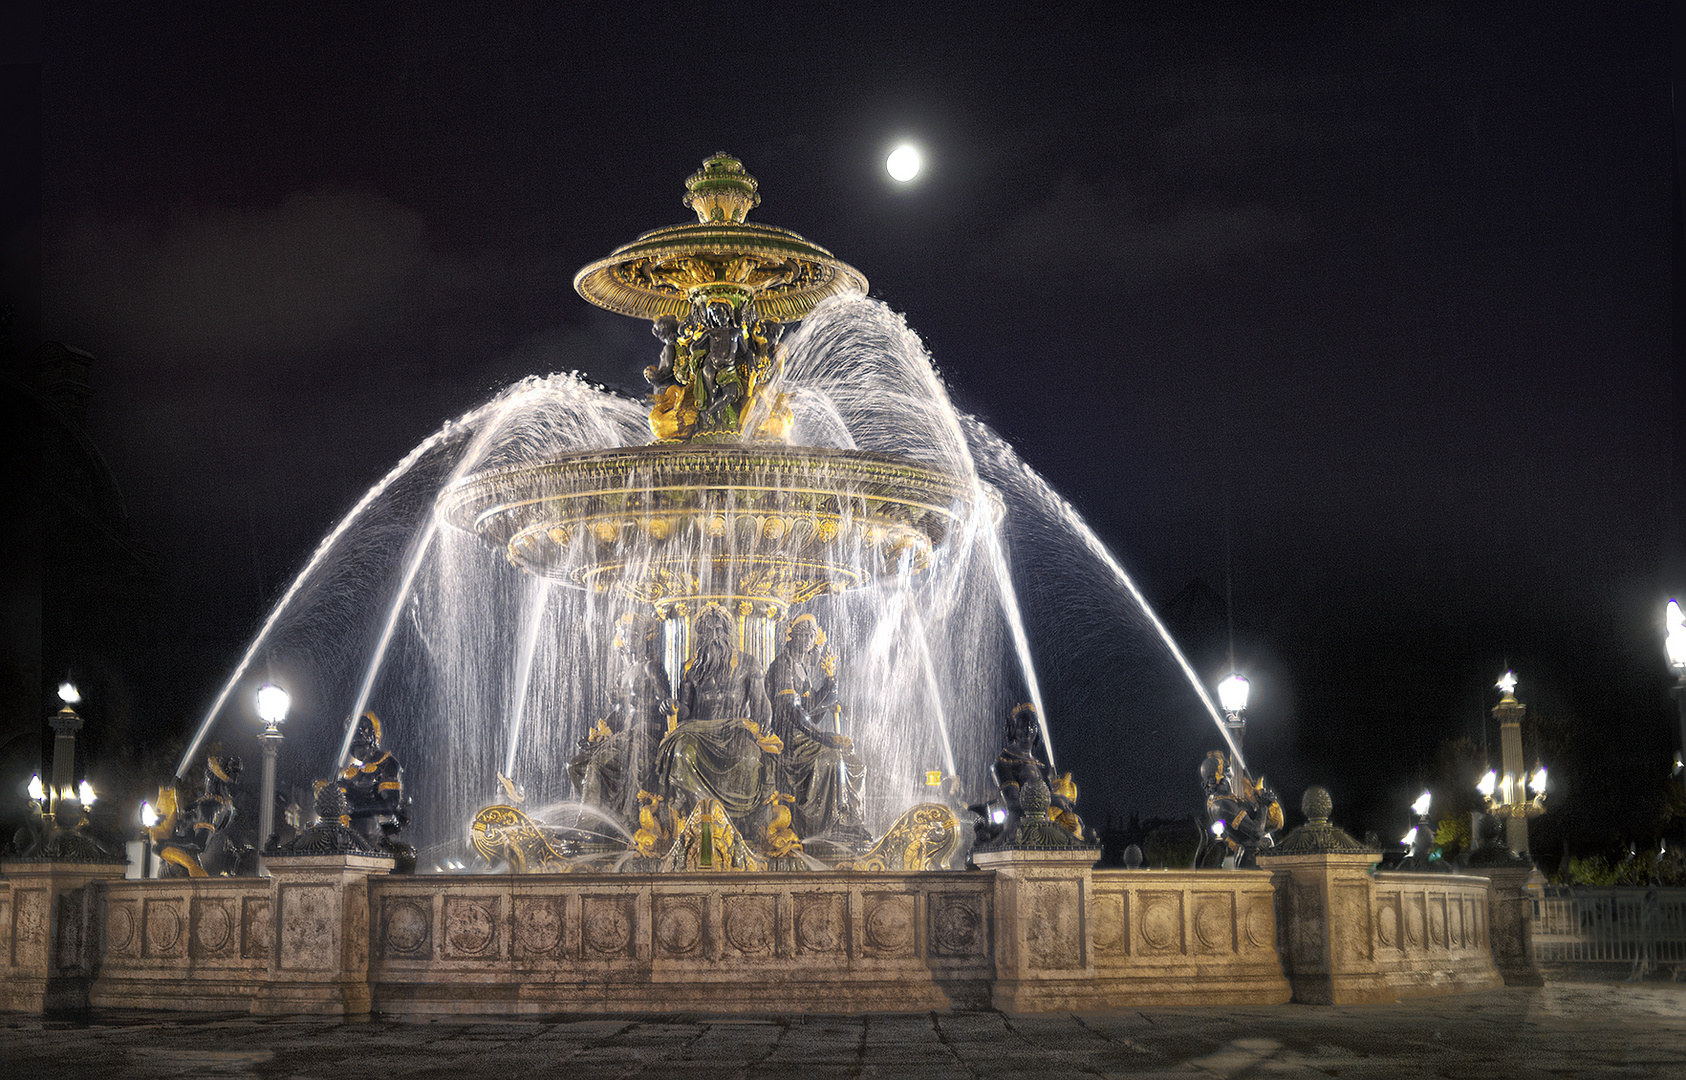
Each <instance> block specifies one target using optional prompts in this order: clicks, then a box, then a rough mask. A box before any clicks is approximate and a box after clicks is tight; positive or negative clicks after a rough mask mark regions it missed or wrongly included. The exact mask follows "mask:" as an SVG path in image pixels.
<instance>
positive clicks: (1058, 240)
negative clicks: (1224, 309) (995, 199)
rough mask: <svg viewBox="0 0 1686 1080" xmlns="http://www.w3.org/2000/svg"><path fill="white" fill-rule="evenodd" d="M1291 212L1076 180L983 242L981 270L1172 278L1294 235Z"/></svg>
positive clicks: (1069, 282)
mask: <svg viewBox="0 0 1686 1080" xmlns="http://www.w3.org/2000/svg"><path fill="white" fill-rule="evenodd" d="M1305 233H1306V225H1305V223H1304V221H1303V220H1302V219H1301V218H1300V217H1299V216H1298V215H1296V214H1293V213H1290V212H1286V211H1283V210H1281V209H1278V208H1276V207H1273V206H1271V205H1269V204H1267V203H1263V202H1245V203H1226V202H1224V201H1222V200H1218V199H1215V198H1214V199H1190V200H1186V201H1182V202H1179V203H1176V204H1172V205H1164V206H1157V207H1151V208H1149V207H1143V206H1139V205H1137V204H1136V203H1135V200H1133V199H1131V198H1130V197H1129V196H1128V195H1125V194H1108V193H1104V192H1100V191H1097V190H1095V189H1094V188H1093V187H1091V186H1089V185H1086V184H1084V183H1082V182H1081V181H1078V180H1074V179H1070V178H1068V179H1066V180H1065V181H1064V182H1062V183H1061V185H1060V187H1059V188H1058V190H1056V191H1055V193H1054V194H1053V196H1052V197H1050V198H1049V199H1047V200H1046V201H1044V202H1041V203H1038V204H1036V205H1034V206H1031V207H1030V208H1028V209H1027V210H1025V211H1024V213H1022V214H1020V215H1019V216H1018V217H1016V218H1014V219H1013V220H1011V221H1009V222H1008V223H1007V224H1006V225H1005V226H1004V227H1003V228H1002V229H1001V230H1000V231H999V232H997V233H996V234H995V235H994V236H993V237H991V238H989V239H988V240H986V241H985V242H984V243H983V245H982V246H981V248H980V249H979V250H978V252H977V253H976V256H975V260H976V261H975V264H974V265H975V267H976V269H978V270H979V271H983V272H993V273H997V274H1000V275H1004V276H1010V277H1012V278H1014V279H1015V280H1019V279H1024V278H1029V279H1031V280H1033V281H1041V282H1044V283H1049V284H1057V285H1059V286H1060V287H1062V288H1067V289H1072V288H1075V289H1080V290H1082V291H1085V292H1097V293H1104V292H1112V291H1115V290H1116V289H1118V288H1119V287H1120V286H1131V285H1136V286H1140V285H1148V284H1154V283H1160V282H1167V281H1175V280H1178V279H1181V278H1184V277H1187V276H1189V275H1191V274H1194V273H1197V272H1199V271H1201V270H1204V269H1208V268H1212V267H1216V266H1220V265H1223V264H1226V263H1229V262H1232V261H1234V260H1236V259H1238V258H1241V257H1243V256H1246V255H1249V254H1252V253H1255V252H1258V251H1262V250H1264V249H1266V248H1273V247H1278V246H1281V245H1285V244H1293V243H1296V242H1298V241H1299V240H1300V239H1301V238H1302V237H1303V236H1304V235H1305Z"/></svg>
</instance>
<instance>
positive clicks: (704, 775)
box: [656, 604, 784, 819]
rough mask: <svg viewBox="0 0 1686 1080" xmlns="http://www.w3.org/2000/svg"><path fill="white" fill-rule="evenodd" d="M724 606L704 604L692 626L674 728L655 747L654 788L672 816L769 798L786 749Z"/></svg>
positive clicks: (734, 811) (751, 805) (756, 669)
mask: <svg viewBox="0 0 1686 1080" xmlns="http://www.w3.org/2000/svg"><path fill="white" fill-rule="evenodd" d="M735 632H736V627H735V626H734V625H733V620H732V617H731V616H730V615H728V614H727V613H726V610H725V609H724V608H722V607H721V606H720V605H718V604H710V605H708V606H707V607H705V608H704V609H703V610H702V613H701V614H699V615H697V616H696V618H695V621H694V622H693V624H692V635H693V640H694V645H693V648H692V650H691V658H690V659H689V660H688V661H686V663H685V676H684V678H683V679H682V680H681V681H680V684H679V696H678V711H677V725H676V726H675V728H674V730H673V731H671V732H669V733H668V734H667V736H666V737H665V738H663V739H662V741H661V745H660V746H659V747H658V748H657V751H656V759H657V760H656V778H657V783H658V784H659V785H660V788H661V790H660V791H659V792H657V794H660V795H661V796H662V797H663V798H664V799H665V800H666V801H667V804H668V806H669V807H671V808H672V810H673V811H674V812H676V813H678V814H681V815H683V814H687V813H689V812H690V808H691V806H692V805H694V804H695V803H696V802H697V801H698V800H701V799H716V800H718V801H719V802H720V804H721V805H722V806H723V807H725V810H726V813H727V814H729V815H730V816H731V817H733V818H734V819H737V818H742V817H745V816H747V815H749V814H750V813H752V812H754V811H755V810H757V809H758V808H759V807H761V806H763V805H765V804H766V803H767V799H768V796H769V795H771V794H772V792H773V790H774V787H773V780H774V776H773V772H774V770H773V766H772V763H771V761H769V760H767V759H769V758H770V757H771V756H772V755H775V754H778V753H779V752H780V751H782V750H783V749H784V743H783V742H782V741H781V740H780V739H779V738H778V736H776V735H774V734H773V733H772V732H771V731H770V730H769V729H768V720H769V719H770V713H771V709H770V708H769V706H768V703H767V690H766V687H765V686H764V685H763V684H762V681H761V667H760V665H759V664H757V663H756V662H755V659H754V657H752V656H750V655H749V654H748V653H745V652H742V651H740V650H739V649H738V648H737V647H736V646H735V645H733V643H732V640H733V637H734V636H735Z"/></svg>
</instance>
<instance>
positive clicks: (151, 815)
mask: <svg viewBox="0 0 1686 1080" xmlns="http://www.w3.org/2000/svg"><path fill="white" fill-rule="evenodd" d="M141 824H142V825H145V826H146V827H147V828H149V829H150V828H152V827H153V826H154V825H157V824H158V811H156V810H154V809H153V808H152V804H151V803H149V802H143V803H141Z"/></svg>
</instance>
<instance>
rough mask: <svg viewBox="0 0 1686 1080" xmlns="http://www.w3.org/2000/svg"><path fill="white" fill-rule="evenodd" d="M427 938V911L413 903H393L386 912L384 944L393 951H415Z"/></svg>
mask: <svg viewBox="0 0 1686 1080" xmlns="http://www.w3.org/2000/svg"><path fill="white" fill-rule="evenodd" d="M426 940H427V913H426V912H424V911H422V909H421V908H420V907H418V906H417V905H415V904H410V903H401V904H394V905H392V907H390V908H388V909H387V913H386V946H387V948H389V949H391V950H392V951H393V952H401V953H404V952H415V951H416V950H417V949H419V948H421V945H422V943H423V942H424V941H426Z"/></svg>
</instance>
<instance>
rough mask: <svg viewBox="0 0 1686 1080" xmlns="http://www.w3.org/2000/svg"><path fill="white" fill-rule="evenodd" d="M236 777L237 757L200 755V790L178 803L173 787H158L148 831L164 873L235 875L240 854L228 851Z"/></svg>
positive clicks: (199, 875)
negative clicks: (202, 774) (155, 812)
mask: <svg viewBox="0 0 1686 1080" xmlns="http://www.w3.org/2000/svg"><path fill="white" fill-rule="evenodd" d="M239 779H240V759H239V758H237V757H216V756H211V757H207V758H206V759H205V787H204V791H203V793H202V794H201V795H200V796H199V797H198V798H197V799H194V800H193V802H191V803H189V804H188V805H187V806H186V807H179V806H178V804H177V798H178V796H177V794H176V789H175V788H174V787H166V788H159V789H158V814H159V815H160V817H159V820H158V823H157V824H156V825H153V826H151V827H149V828H148V829H147V833H148V835H150V836H151V837H152V850H153V852H154V853H155V854H156V855H157V856H158V858H159V859H160V860H161V861H162V863H163V866H164V870H163V873H164V875H165V876H166V877H180V876H182V875H183V874H186V875H187V876H188V877H207V876H210V875H213V874H219V875H220V874H231V873H234V872H235V870H236V869H237V867H238V864H239V861H240V853H239V852H238V851H236V850H234V849H233V846H232V844H231V843H230V839H229V835H228V827H229V825H231V824H233V822H234V787H235V784H236V783H238V782H239Z"/></svg>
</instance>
